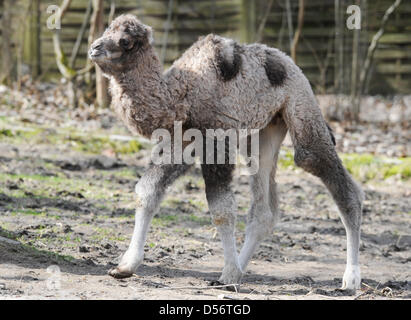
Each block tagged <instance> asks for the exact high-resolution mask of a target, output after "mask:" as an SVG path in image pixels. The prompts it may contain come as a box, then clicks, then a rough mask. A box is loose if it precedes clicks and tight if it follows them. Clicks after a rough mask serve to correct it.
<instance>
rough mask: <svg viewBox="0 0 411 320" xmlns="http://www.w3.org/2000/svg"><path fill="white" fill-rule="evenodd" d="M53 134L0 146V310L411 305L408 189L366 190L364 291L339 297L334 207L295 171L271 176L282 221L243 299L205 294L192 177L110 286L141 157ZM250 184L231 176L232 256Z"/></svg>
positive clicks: (207, 228)
mask: <svg viewBox="0 0 411 320" xmlns="http://www.w3.org/2000/svg"><path fill="white" fill-rule="evenodd" d="M53 130H54V129H53ZM53 130H48V131H47V130H45V131H43V132H42V133H41V135H44V136H43V137H41V138H42V139H43V140H44V141H42V142H41V143H40V142H38V140H36V143H32V142H31V140H30V139H20V140H19V139H14V140H13V139H11V140H10V139H9V140H7V139H2V140H0V176H1V180H0V184H1V190H0V236H1V237H0V299H33V298H34V299H50V298H53V299H55V298H57V299H60V298H61V299H67V298H69V299H217V298H218V297H219V296H220V295H221V294H224V295H225V297H226V298H233V299H273V300H274V299H410V298H411V282H410V275H411V268H410V266H411V250H410V249H411V230H410V222H411V215H410V213H411V197H410V195H411V193H410V186H411V185H410V182H409V181H408V182H407V181H403V180H400V179H387V180H373V181H371V182H368V183H367V184H365V185H364V189H365V192H366V201H365V208H364V217H363V227H362V231H363V232H362V245H361V263H362V276H363V286H362V289H361V290H358V291H357V292H343V291H340V290H338V288H339V287H340V285H341V278H342V275H343V272H344V267H345V254H346V252H345V250H346V245H345V231H344V228H343V225H342V223H341V222H340V220H339V216H338V211H337V208H336V206H335V204H334V202H333V201H332V200H331V198H330V196H329V195H328V193H327V191H326V189H325V188H324V186H323V185H322V184H321V183H320V181H319V180H318V179H316V178H315V177H312V176H310V175H309V174H307V173H305V172H303V171H301V170H300V169H296V168H294V167H288V168H283V167H280V169H279V172H278V179H277V181H278V186H279V195H280V201H281V202H280V208H281V212H282V213H283V215H282V218H281V221H280V222H279V223H278V225H277V226H276V228H275V230H274V231H273V234H272V236H271V237H270V238H269V239H267V240H266V241H264V243H263V244H262V245H261V247H260V248H259V249H258V251H257V252H256V254H255V256H254V258H253V260H252V262H251V263H250V266H249V268H248V270H247V273H246V274H245V276H244V278H243V284H242V286H241V288H240V291H239V292H231V291H227V290H222V289H216V288H210V286H209V285H210V282H212V281H214V280H217V279H218V277H219V273H220V271H221V270H222V267H223V255H222V249H221V246H220V242H219V236H218V235H216V230H215V228H214V227H213V226H212V225H211V223H210V214H209V212H208V208H207V203H206V200H205V195H204V184H203V181H202V178H201V174H200V171H199V169H198V168H195V169H193V170H192V171H190V173H189V175H188V176H186V177H183V178H181V179H180V180H178V181H177V182H176V183H175V185H173V186H172V187H171V188H170V189H169V192H168V196H167V198H166V199H165V201H164V202H163V204H162V206H161V210H160V212H159V213H158V215H157V216H156V218H155V219H154V220H153V225H152V227H151V229H150V233H149V236H148V241H147V245H146V256H145V260H144V264H143V265H142V266H141V267H140V268H139V269H138V272H137V274H136V275H135V276H134V277H132V278H129V279H124V280H115V279H113V278H111V277H109V276H108V275H107V271H108V269H110V268H111V267H112V266H113V265H115V263H116V262H117V261H118V259H119V256H120V255H121V254H122V253H123V252H124V251H125V249H126V248H127V245H128V242H129V239H130V237H131V233H132V229H133V222H134V218H133V199H134V194H133V189H134V185H135V183H136V181H137V180H138V178H139V177H140V176H141V175H142V174H143V172H144V166H145V164H146V163H147V160H148V155H149V151H148V150H147V149H143V150H141V151H139V152H138V153H129V154H117V155H116V157H110V156H108V154H109V152H108V151H107V150H105V151H104V152H102V153H103V154H104V155H101V154H98V155H96V154H94V155H93V154H86V153H84V152H80V151H78V150H76V149H75V148H73V144H72V143H71V144H70V143H62V144H53V143H51V142H50V141H49V140H48V139H49V138H50V136H51V135H53V134H55V131H53ZM110 132H111V131H110ZM110 132H109V131H107V132H106V134H109V133H110ZM38 138H39V137H36V139H38ZM247 183H248V181H247V177H246V176H242V175H240V174H239V173H237V174H236V178H235V184H234V188H235V190H236V196H237V201H238V204H239V216H238V226H237V227H238V232H237V240H238V246H241V244H242V242H243V240H244V228H245V222H246V213H247V207H248V204H249V198H248V196H249V192H248V184H247Z"/></svg>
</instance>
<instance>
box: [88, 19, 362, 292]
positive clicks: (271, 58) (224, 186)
mask: <svg viewBox="0 0 411 320" xmlns="http://www.w3.org/2000/svg"><path fill="white" fill-rule="evenodd" d="M89 55H90V57H91V59H92V60H93V61H94V62H96V63H97V64H98V65H99V66H100V67H101V69H102V70H103V72H104V73H105V74H106V75H107V76H108V77H110V79H111V80H110V83H111V85H110V90H111V93H112V97H113V100H112V105H113V108H114V109H115V111H116V112H117V113H118V115H119V116H120V117H121V118H122V119H123V121H124V123H125V124H126V125H127V126H128V128H129V129H130V130H132V131H133V132H135V133H139V134H142V135H144V136H146V137H150V136H151V134H152V132H153V131H154V130H155V129H158V128H165V129H169V130H170V131H171V130H172V128H173V124H174V121H182V122H183V128H184V130H187V129H189V128H197V129H200V130H202V132H204V130H205V129H219V128H221V129H224V130H226V129H261V131H260V146H261V147H260V167H259V170H258V173H257V174H255V175H253V176H251V181H250V185H251V192H252V197H253V200H252V205H251V208H250V213H249V219H248V224H247V229H246V240H245V243H244V245H243V248H242V249H241V252H240V254H239V255H238V253H237V249H236V239H235V237H234V232H235V213H236V210H237V207H236V203H235V199H234V194H233V192H232V190H231V187H230V182H231V173H232V170H233V167H232V166H228V165H203V167H202V170H203V175H204V179H205V184H206V193H207V200H208V203H209V208H210V212H211V215H212V217H213V223H214V224H215V225H216V226H217V228H218V230H219V232H220V234H221V238H222V243H223V248H224V259H225V266H224V270H223V273H222V276H221V277H220V281H221V282H223V283H239V281H240V280H241V276H242V274H243V272H244V270H245V268H246V266H247V264H248V262H249V260H250V259H251V257H252V255H253V253H254V251H255V249H256V248H257V247H258V245H259V243H260V242H261V240H262V239H263V238H264V237H265V236H267V235H269V234H270V233H271V232H272V227H273V225H274V223H275V221H276V220H277V219H278V209H277V203H278V201H277V194H276V186H275V171H276V162H277V158H278V152H279V148H280V145H281V143H282V141H283V139H284V136H285V134H286V132H287V131H289V133H290V136H291V139H292V141H293V144H294V148H295V163H296V164H297V165H298V166H300V167H301V168H303V169H304V170H306V171H308V172H310V173H312V174H313V175H315V176H317V177H319V178H320V179H321V180H322V181H323V182H324V184H325V185H326V186H327V188H328V190H329V191H330V193H331V195H332V196H333V198H334V200H335V202H336V203H337V205H338V208H339V209H340V213H341V219H342V222H343V223H344V226H345V228H346V231H347V266H346V270H345V273H344V277H343V285H342V287H343V288H350V289H356V288H358V287H359V285H360V281H361V277H360V268H359V258H358V256H359V255H358V251H359V240H360V223H361V211H362V201H363V195H362V191H361V188H360V187H359V186H358V185H357V184H356V183H355V182H354V181H353V180H352V178H351V176H350V175H349V174H348V172H347V170H346V169H345V168H344V167H343V165H342V162H341V160H340V159H339V157H338V155H337V153H336V151H335V148H334V144H335V139H334V137H333V134H332V131H331V130H330V127H329V126H328V125H327V123H326V122H325V121H324V118H323V116H322V114H321V112H320V109H319V108H318V105H317V101H316V99H315V96H314V93H313V91H312V89H311V87H310V84H309V82H308V80H307V79H306V77H305V76H304V75H303V73H302V72H301V70H300V68H298V67H297V66H296V65H295V64H294V62H293V61H292V59H291V58H290V57H288V56H287V55H285V54H284V53H282V52H281V51H279V50H277V49H274V48H269V47H267V46H266V45H263V44H248V45H240V44H237V43H235V42H234V41H233V40H230V39H226V38H223V37H219V36H217V35H213V34H210V35H208V36H206V37H204V38H200V39H199V40H198V41H197V42H196V43H194V44H193V45H192V46H191V47H190V48H189V49H188V50H187V51H186V52H185V53H184V54H183V55H182V57H181V58H180V59H178V60H177V61H175V62H174V64H173V65H172V66H171V68H170V69H168V71H167V72H165V73H164V74H163V73H162V66H161V64H160V62H159V59H158V57H157V55H156V53H155V51H154V49H153V47H152V31H151V28H150V27H148V26H146V25H144V24H142V23H141V22H140V21H139V20H138V19H137V18H136V17H134V16H132V15H123V16H120V17H118V18H117V19H115V20H114V21H113V22H112V23H111V25H110V27H109V28H108V29H107V30H106V31H105V32H104V34H103V36H102V37H101V38H100V39H98V40H97V41H96V42H95V43H94V44H93V45H92V47H91V49H90V52H89ZM188 167H189V166H188V165H185V164H182V165H168V166H151V167H150V168H149V170H148V171H147V172H146V174H145V175H144V177H142V178H141V179H140V181H139V182H138V184H137V186H136V194H137V211H136V225H135V229H134V233H133V237H132V240H131V243H130V246H129V249H128V250H127V251H126V253H125V254H124V256H123V258H122V259H121V262H120V264H119V265H118V266H117V267H116V268H114V269H112V270H111V271H110V275H112V276H114V277H117V278H121V277H128V276H131V275H132V274H133V272H135V270H136V269H137V267H138V265H139V264H140V263H141V262H142V259H143V254H144V242H145V237H146V234H147V230H148V227H149V224H150V221H151V218H152V216H153V215H154V214H155V212H156V210H157V208H158V205H159V201H160V200H161V197H162V196H163V194H164V191H165V188H166V186H168V185H170V184H171V183H172V181H174V179H176V178H177V177H178V176H180V175H181V174H184V173H185V172H186V170H187V169H188Z"/></svg>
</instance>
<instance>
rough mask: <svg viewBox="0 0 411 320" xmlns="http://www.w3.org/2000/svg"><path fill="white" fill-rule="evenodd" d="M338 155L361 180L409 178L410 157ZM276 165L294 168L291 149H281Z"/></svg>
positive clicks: (410, 171)
mask: <svg viewBox="0 0 411 320" xmlns="http://www.w3.org/2000/svg"><path fill="white" fill-rule="evenodd" d="M339 156H340V157H341V159H342V161H343V164H344V166H345V167H346V168H347V170H348V172H350V173H351V174H352V175H353V176H354V177H355V178H356V179H358V180H360V181H363V182H367V181H370V180H385V179H387V178H389V177H392V176H397V177H398V178H399V179H401V180H408V179H410V178H411V157H405V158H391V157H386V156H382V155H373V154H369V153H363V154H358V153H346V154H344V153H342V154H339ZM278 165H279V167H280V168H283V169H284V168H296V165H295V163H294V153H293V151H292V150H291V149H288V148H282V149H281V152H280V155H279V158H278Z"/></svg>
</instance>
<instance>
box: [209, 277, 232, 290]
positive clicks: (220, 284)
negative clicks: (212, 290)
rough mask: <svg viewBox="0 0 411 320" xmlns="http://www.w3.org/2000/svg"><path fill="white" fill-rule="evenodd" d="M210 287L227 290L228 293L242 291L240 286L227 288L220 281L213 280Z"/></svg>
mask: <svg viewBox="0 0 411 320" xmlns="http://www.w3.org/2000/svg"><path fill="white" fill-rule="evenodd" d="M208 285H209V286H210V287H217V288H219V289H221V290H227V291H231V292H238V291H239V289H240V285H239V284H233V285H232V286H227V285H226V284H224V283H222V282H220V281H218V280H211V281H209V283H208Z"/></svg>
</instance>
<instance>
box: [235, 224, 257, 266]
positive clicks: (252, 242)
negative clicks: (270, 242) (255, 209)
mask: <svg viewBox="0 0 411 320" xmlns="http://www.w3.org/2000/svg"><path fill="white" fill-rule="evenodd" d="M259 244H260V241H259V240H258V237H257V235H256V234H255V233H254V232H249V231H248V230H247V232H246V236H245V241H244V245H243V247H242V248H241V252H240V256H239V260H240V266H241V269H242V270H243V271H245V269H246V268H247V265H248V263H249V262H250V260H251V258H252V256H253V254H254V252H255V251H256V250H257V248H258V246H259Z"/></svg>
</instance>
